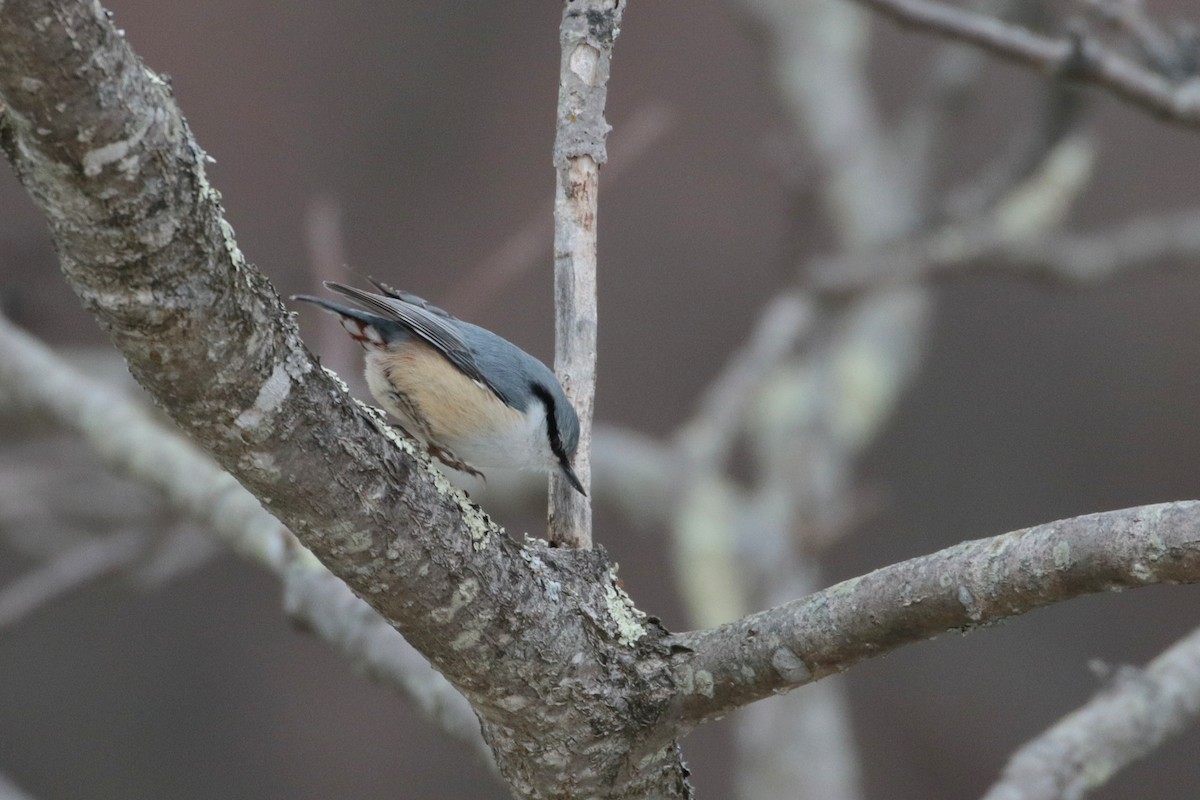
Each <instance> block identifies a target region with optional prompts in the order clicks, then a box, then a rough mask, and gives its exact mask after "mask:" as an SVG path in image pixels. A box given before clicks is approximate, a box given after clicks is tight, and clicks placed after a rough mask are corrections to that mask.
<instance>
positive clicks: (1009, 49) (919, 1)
mask: <svg viewBox="0 0 1200 800" xmlns="http://www.w3.org/2000/svg"><path fill="white" fill-rule="evenodd" d="M854 2H856V3H859V4H861V5H865V6H867V7H868V8H872V9H874V10H875V11H877V12H879V13H880V14H882V15H884V16H886V17H889V18H891V19H893V20H895V21H896V22H899V23H900V24H901V25H905V26H908V27H912V28H915V29H918V30H923V31H928V32H930V33H934V34H937V35H939V36H945V37H948V38H950V39H956V40H958V41H963V42H967V43H969V44H972V45H975V46H976V47H980V48H982V49H984V50H986V51H988V52H989V53H992V54H993V55H996V56H999V57H1000V58H1003V59H1005V60H1008V61H1012V62H1014V63H1016V64H1020V65H1022V66H1026V67H1032V68H1034V69H1037V70H1039V71H1041V72H1045V73H1050V74H1053V75H1059V76H1062V77H1065V78H1069V79H1071V80H1076V81H1080V82H1082V83H1088V84H1091V85H1093V86H1097V87H1099V88H1101V89H1104V90H1105V91H1107V92H1109V93H1110V94H1112V95H1114V96H1116V97H1118V98H1120V99H1121V100H1124V101H1125V102H1127V103H1131V104H1132V105H1134V106H1137V107H1138V108H1141V109H1142V110H1144V111H1148V112H1150V113H1151V114H1153V115H1154V116H1156V117H1159V118H1161V119H1166V120H1169V121H1171V122H1177V123H1179V124H1181V125H1187V126H1189V127H1200V79H1196V78H1191V79H1189V80H1187V81H1186V82H1183V83H1178V82H1174V81H1172V80H1169V79H1168V78H1166V77H1164V76H1162V75H1160V74H1158V73H1156V72H1152V71H1151V70H1149V69H1147V68H1145V67H1143V66H1141V65H1139V64H1137V63H1135V62H1133V61H1130V60H1129V59H1127V58H1125V57H1124V56H1122V55H1119V54H1117V53H1115V52H1113V51H1111V50H1109V49H1108V48H1106V47H1105V46H1104V45H1103V44H1101V43H1100V42H1097V41H1094V40H1091V39H1083V38H1081V37H1073V38H1058V39H1056V38H1051V37H1048V36H1042V35H1040V34H1037V33H1034V32H1032V31H1030V30H1028V29H1026V28H1022V27H1020V26H1018V25H1011V24H1009V23H1007V22H1003V21H1001V20H999V19H996V18H995V17H991V16H988V15H986V14H979V13H975V12H971V11H966V10H964V9H960V8H955V7H954V6H950V5H946V4H944V3H938V2H930V0H854Z"/></svg>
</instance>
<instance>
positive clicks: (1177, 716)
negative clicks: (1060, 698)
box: [984, 629, 1200, 800]
mask: <svg viewBox="0 0 1200 800" xmlns="http://www.w3.org/2000/svg"><path fill="white" fill-rule="evenodd" d="M1198 719H1200V629H1197V630H1195V631H1193V632H1192V633H1190V634H1188V635H1187V636H1185V637H1184V638H1183V639H1181V640H1179V641H1178V642H1176V643H1175V644H1174V645H1172V646H1171V647H1170V648H1168V649H1167V650H1166V651H1165V652H1163V653H1162V654H1161V655H1160V656H1158V657H1157V658H1155V659H1154V660H1153V661H1151V662H1150V663H1149V664H1148V665H1147V666H1146V668H1145V669H1136V668H1133V667H1122V668H1120V669H1118V670H1117V672H1116V674H1115V675H1113V676H1112V681H1111V683H1110V685H1109V686H1106V687H1105V688H1104V689H1103V690H1101V692H1100V693H1099V694H1097V695H1096V697H1095V698H1093V699H1092V700H1091V701H1090V702H1089V703H1087V704H1086V705H1084V706H1083V707H1082V708H1080V709H1078V710H1076V711H1073V712H1072V713H1070V714H1068V715H1067V716H1065V717H1063V718H1062V719H1061V720H1060V721H1059V722H1058V723H1057V724H1055V725H1054V727H1052V728H1050V730H1048V731H1046V732H1045V733H1043V734H1042V735H1041V736H1039V737H1037V738H1036V739H1034V740H1033V741H1031V742H1029V743H1028V744H1026V745H1025V746H1024V747H1022V748H1021V749H1020V750H1018V751H1017V752H1016V753H1014V754H1013V757H1012V759H1011V760H1010V761H1009V762H1008V766H1007V767H1005V769H1004V775H1003V777H1001V778H1000V780H999V781H998V782H997V783H996V784H995V785H994V786H993V787H992V788H991V789H990V790H989V791H988V793H987V794H986V795H985V796H984V800H1079V798H1082V797H1084V796H1085V795H1087V794H1089V793H1090V792H1091V791H1092V790H1093V789H1097V788H1099V787H1101V786H1103V785H1104V784H1105V783H1107V782H1108V781H1109V780H1110V779H1111V778H1112V776H1113V775H1115V774H1116V773H1117V772H1119V771H1120V770H1122V769H1124V768H1125V767H1126V766H1128V765H1129V764H1131V763H1133V762H1134V761H1137V760H1139V759H1141V758H1144V757H1145V756H1147V755H1148V754H1150V753H1151V752H1153V751H1154V750H1155V749H1157V748H1158V747H1159V746H1160V745H1162V743H1163V742H1165V741H1167V740H1168V739H1171V738H1173V737H1175V736H1178V735H1179V734H1180V733H1182V732H1183V731H1184V730H1186V729H1187V728H1188V727H1189V726H1191V725H1194V724H1195V723H1196V721H1197V720H1198Z"/></svg>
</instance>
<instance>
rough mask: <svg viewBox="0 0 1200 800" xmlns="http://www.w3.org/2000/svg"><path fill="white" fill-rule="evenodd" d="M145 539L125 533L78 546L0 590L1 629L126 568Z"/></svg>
mask: <svg viewBox="0 0 1200 800" xmlns="http://www.w3.org/2000/svg"><path fill="white" fill-rule="evenodd" d="M147 538H148V537H147V536H146V535H145V534H142V533H137V532H134V531H126V532H124V533H117V534H113V535H111V536H105V537H103V538H100V539H97V540H95V541H93V542H89V543H88V544H85V545H81V546H80V547H77V548H75V549H74V550H71V551H69V552H67V553H64V554H63V555H61V556H58V557H56V558H53V559H51V560H50V561H49V562H47V563H46V564H43V565H42V566H40V567H38V568H37V569H34V570H33V571H32V572H29V573H26V574H25V575H23V576H21V577H20V578H18V579H17V580H15V581H13V582H12V583H10V584H8V585H7V586H5V587H4V588H3V589H2V590H0V629H3V628H7V627H9V626H11V625H14V624H16V623H17V622H20V621H21V620H22V619H24V618H25V617H27V616H29V614H31V613H33V612H34V611H36V610H37V609H38V608H40V607H41V606H43V605H46V604H47V603H50V602H52V601H53V600H55V599H57V598H59V597H61V596H62V595H64V594H67V593H68V592H71V591H74V590H76V589H79V588H80V587H82V586H85V585H87V584H89V583H92V582H93V581H97V580H100V579H101V578H105V577H108V576H110V575H113V574H114V573H116V572H118V571H120V570H121V569H124V568H125V567H128V566H129V565H131V564H132V563H134V561H136V560H137V558H138V557H139V556H141V555H144V553H145V550H146V544H147Z"/></svg>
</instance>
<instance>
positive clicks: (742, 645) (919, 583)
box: [670, 501, 1200, 723]
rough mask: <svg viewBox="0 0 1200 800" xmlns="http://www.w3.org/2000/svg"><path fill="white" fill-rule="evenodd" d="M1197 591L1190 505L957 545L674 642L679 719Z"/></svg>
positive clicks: (1196, 522) (1197, 513)
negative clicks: (980, 634)
mask: <svg viewBox="0 0 1200 800" xmlns="http://www.w3.org/2000/svg"><path fill="white" fill-rule="evenodd" d="M1195 582H1200V501H1184V502H1178V503H1166V504H1161V505H1153V506H1141V507H1138V508H1129V509H1125V510H1122V511H1110V512H1107V513H1103V514H1090V515H1087V516H1083V517H1075V518H1074V519H1068V520H1061V521H1059V522H1051V523H1048V524H1045V525H1038V526H1036V527H1033V528H1026V529H1024V530H1020V531H1015V532H1013V533H1006V534H1003V535H1001V536H996V537H993V538H990V539H979V540H976V541H970V542H963V543H962V544H958V545H955V546H954V547H949V548H947V549H945V550H941V551H939V552H937V553H933V554H932V555H927V556H922V557H920V558H914V559H910V560H908V561H903V562H901V563H899V564H893V565H892V566H889V567H884V568H883V569H879V570H876V571H875V572H872V573H870V574H868V575H864V576H862V577H860V578H854V579H852V580H848V581H844V582H842V583H839V584H837V585H835V586H831V587H830V588H828V589H824V590H822V591H820V592H816V593H815V594H812V595H809V596H808V597H805V598H801V599H799V600H793V601H792V602H789V603H785V604H784V605H781V606H776V607H775V608H772V609H769V610H767V611H762V612H759V613H758V614H753V615H751V616H748V617H745V618H743V619H741V620H738V621H737V622H733V623H730V624H727V625H722V626H721V627H719V628H716V629H712V630H707V631H698V632H692V633H684V634H679V635H677V636H674V637H672V638H671V640H670V641H671V644H672V645H673V646H677V647H686V648H690V649H691V650H693V651H694V655H693V656H692V657H691V658H690V659H688V660H686V661H684V662H681V663H680V664H679V665H677V667H676V681H677V684H678V685H679V686H680V687H681V692H680V694H679V697H678V699H677V702H678V704H679V711H680V713H681V715H682V717H683V718H684V719H685V720H689V721H692V722H697V723H698V722H704V721H707V720H712V719H716V718H718V717H721V716H723V715H725V714H728V713H729V712H730V711H732V710H734V709H736V708H740V707H741V706H744V705H746V704H748V703H751V702H754V701H755V700H760V699H762V698H764V697H769V696H771V695H772V694H778V693H780V692H784V691H788V690H790V689H794V688H796V687H798V686H803V685H804V684H807V683H811V682H813V681H815V680H819V679H821V678H823V677H826V676H828V675H831V674H833V673H836V672H841V671H843V670H845V669H847V668H849V667H851V666H853V665H854V664H856V663H858V662H859V661H862V660H863V659H866V658H874V657H876V656H880V655H883V654H885V653H888V652H890V651H891V650H894V649H896V648H897V647H900V646H901V645H905V644H909V643H912V642H917V641H921V640H924V639H929V638H932V637H933V636H936V635H938V634H941V633H945V632H946V631H950V630H957V631H960V632H966V631H970V630H975V629H977V628H980V627H983V626H986V625H988V624H991V623H994V622H998V621H999V620H1002V619H1006V618H1008V617H1012V616H1016V615H1018V614H1023V613H1025V612H1027V611H1031V610H1033V609H1035V608H1041V607H1043V606H1047V605H1050V604H1052V603H1057V602H1061V601H1063V600H1067V599H1070V598H1072V597H1076V596H1078V595H1082V594H1089V593H1092V592H1101V591H1120V590H1122V589H1132V588H1137V587H1140V586H1148V585H1151V584H1156V583H1195Z"/></svg>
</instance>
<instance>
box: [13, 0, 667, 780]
mask: <svg viewBox="0 0 1200 800" xmlns="http://www.w3.org/2000/svg"><path fill="white" fill-rule="evenodd" d="M0 104H2V115H0V146H2V147H3V150H4V152H5V154H6V155H7V156H8V159H9V161H10V162H11V163H12V164H13V166H14V168H15V170H16V172H17V175H18V177H19V178H20V180H21V182H22V183H23V184H24V186H25V187H26V189H27V190H28V191H29V193H30V195H31V196H32V197H33V198H34V200H35V202H36V203H37V204H38V205H39V206H40V207H41V208H42V210H43V212H44V213H45V214H46V216H47V218H48V219H49V221H50V227H51V233H52V235H53V237H54V240H55V244H56V247H57V250H58V253H59V257H60V260H61V262H62V266H63V270H64V272H65V273H66V276H67V279H68V281H69V282H70V284H71V286H72V288H74V289H75V291H76V292H77V293H78V294H79V295H80V297H81V298H82V299H83V302H84V304H85V306H86V307H87V308H88V309H89V310H90V311H91V312H92V313H93V314H94V315H95V316H96V318H97V319H98V320H99V322H100V324H101V326H102V327H103V328H104V329H105V331H106V332H107V333H108V334H109V335H110V337H111V338H112V339H113V341H114V342H115V343H116V344H117V346H118V348H119V349H120V350H121V351H122V352H123V354H124V355H125V357H126V359H127V360H128V362H129V365H130V370H131V371H132V373H133V374H134V376H135V378H137V380H138V382H139V383H141V384H142V386H144V387H145V388H146V389H148V390H149V391H150V393H151V394H152V395H153V396H154V398H155V399H156V400H157V402H158V403H159V404H160V405H161V406H162V407H163V408H164V410H166V412H167V413H168V414H169V415H170V416H171V417H172V419H174V420H175V422H176V423H178V424H179V425H180V426H181V427H182V428H183V429H184V430H185V431H186V432H187V433H188V434H189V435H190V436H191V437H192V438H193V439H194V440H195V441H196V442H197V443H199V444H200V445H201V446H202V447H203V448H204V449H205V450H207V451H209V452H211V453H212V454H213V455H214V456H215V457H216V459H217V461H218V463H219V464H220V465H221V466H222V467H223V468H224V469H226V470H227V471H229V472H230V473H231V474H232V475H233V476H234V477H235V478H236V479H237V480H238V481H239V482H240V483H241V484H242V485H243V486H245V487H246V488H247V489H249V490H250V492H251V493H252V494H253V495H254V496H255V497H257V498H258V499H259V500H260V501H261V502H262V503H263V504H265V505H266V506H267V507H268V508H270V509H271V513H272V514H273V515H274V516H275V517H277V518H278V519H279V520H280V521H281V522H282V523H284V524H285V525H286V526H287V527H288V528H289V529H290V530H291V531H293V532H294V533H295V534H296V536H297V537H298V538H299V539H300V541H301V542H302V543H303V544H304V546H305V547H306V548H308V550H310V551H311V552H312V553H313V554H314V555H315V556H316V557H317V558H318V559H319V560H320V561H321V562H322V563H323V564H324V565H325V566H326V567H327V568H328V569H329V570H330V571H331V572H332V573H333V574H334V575H336V576H337V577H338V578H340V579H342V580H343V581H345V582H346V583H347V584H348V585H349V586H350V587H351V588H352V589H353V590H354V591H355V593H356V594H358V595H359V596H360V597H362V598H363V599H365V600H366V601H367V602H368V603H369V604H370V605H371V606H372V608H374V609H375V610H376V611H377V612H379V613H380V614H381V615H382V616H383V617H384V618H385V619H386V620H387V621H388V622H389V623H390V624H391V625H393V626H394V627H395V628H397V629H398V630H400V631H401V632H402V633H403V634H404V636H405V638H407V639H408V641H409V642H410V643H412V644H413V645H414V646H415V647H416V648H417V649H418V650H419V651H420V652H421V653H422V654H423V655H424V656H425V657H426V658H428V659H429V660H430V661H431V662H432V663H433V664H434V665H435V666H436V667H437V669H438V670H439V671H440V672H442V674H443V675H445V676H446V677H447V678H448V679H449V680H450V681H451V683H453V684H454V685H455V687H456V688H457V689H458V690H459V691H461V692H463V693H464V694H465V695H466V696H467V698H468V699H469V700H470V701H471V703H472V706H473V707H474V708H475V710H476V712H477V713H478V714H479V716H480V718H481V719H482V721H483V729H484V734H485V738H486V739H487V741H488V743H489V745H490V747H491V749H492V751H493V753H494V754H495V755H496V760H497V764H498V766H499V768H500V771H501V773H502V775H503V776H504V777H505V779H506V780H507V781H508V782H509V785H510V787H511V788H512V789H513V791H514V792H515V793H516V794H517V795H518V796H520V797H529V798H543V797H562V796H570V795H576V796H596V797H602V796H603V797H614V798H617V797H621V798H623V797H642V796H646V795H647V794H657V795H661V796H663V797H685V796H687V795H688V794H689V792H690V790H689V789H688V788H687V783H686V770H685V769H684V767H683V764H682V761H681V759H680V757H679V754H678V751H677V749H676V748H675V747H673V746H672V737H673V735H674V730H673V728H671V727H670V726H667V725H656V724H654V723H656V722H658V721H659V720H660V719H662V718H663V713H664V711H665V709H666V704H667V702H668V701H669V698H670V693H671V691H670V684H669V675H668V673H667V668H666V667H667V665H666V663H665V659H664V655H665V651H663V650H661V649H660V647H659V641H660V639H661V631H660V630H659V629H657V628H656V627H655V626H653V625H652V624H649V623H648V622H646V621H644V620H643V618H642V617H641V616H640V615H639V614H638V613H637V612H636V611H635V610H634V609H633V607H632V603H631V602H630V601H629V600H628V598H627V597H626V596H625V595H624V593H623V592H622V591H621V589H620V588H619V586H618V584H617V582H616V578H615V576H614V575H613V572H612V569H611V567H610V565H609V563H608V561H607V558H606V557H605V555H604V554H603V553H602V552H591V551H577V550H563V549H558V550H554V549H549V548H546V547H545V546H543V545H541V544H539V543H536V542H529V543H525V544H520V543H517V542H514V541H513V540H511V539H510V538H509V537H508V536H506V535H504V533H503V531H502V529H500V528H498V527H497V526H496V525H494V524H493V523H492V522H491V521H490V520H489V519H488V518H487V516H486V515H485V514H483V513H482V511H480V510H479V509H478V507H477V506H474V505H473V504H471V503H470V501H469V500H468V499H467V498H466V497H465V496H464V495H463V494H462V493H461V492H459V491H458V490H456V489H454V488H453V487H452V486H451V485H450V484H449V483H448V482H447V481H446V480H445V479H444V477H443V476H442V475H441V474H440V473H439V472H437V470H435V469H434V468H433V467H432V466H430V465H429V463H428V460H427V459H426V458H425V457H424V455H423V454H422V453H420V452H419V451H418V450H417V449H416V448H415V447H414V446H413V444H412V443H411V442H407V441H405V440H402V439H400V438H399V437H397V436H396V435H395V434H394V432H393V431H392V430H391V428H390V427H389V426H388V425H386V424H385V422H384V420H383V419H382V418H381V417H380V416H379V415H378V414H376V413H373V412H370V411H368V410H364V408H362V407H360V406H358V405H356V404H355V403H353V402H351V401H350V400H349V398H348V396H347V395H346V393H345V392H344V390H343V389H342V387H341V386H340V385H339V383H338V382H337V381H336V380H335V379H334V377H333V376H331V375H329V374H327V373H325V372H324V371H323V370H321V369H320V368H319V367H318V366H317V365H316V364H315V362H314V361H313V359H312V358H311V356H310V354H309V353H308V352H307V351H306V350H305V348H304V347H303V345H302V344H301V342H300V340H299V337H298V335H297V333H296V329H295V325H294V322H293V321H292V319H291V318H290V316H289V315H288V314H287V313H286V312H285V311H284V309H283V307H282V305H281V304H280V302H279V299H278V297H277V295H276V294H275V292H274V291H273V289H272V288H271V287H270V285H269V284H268V283H267V281H266V280H265V279H264V278H263V277H262V276H261V275H260V274H259V273H258V272H257V271H256V270H255V269H253V268H252V267H251V266H250V265H248V264H247V263H246V261H245V259H244V258H243V257H242V255H241V252H240V251H239V250H238V248H237V245H236V243H235V241H234V238H233V233H232V230H231V228H230V226H229V225H228V224H227V223H226V222H225V221H224V219H223V215H222V210H221V207H220V203H219V199H218V195H217V193H216V192H215V191H214V190H213V189H212V187H211V186H210V185H209V183H208V181H207V178H206V176H205V171H204V156H203V153H202V152H201V151H200V149H199V147H198V146H197V145H196V143H195V141H194V140H193V139H192V137H191V134H190V132H189V130H188V128H187V124H186V123H185V121H184V120H183V117H182V116H181V115H180V113H179V110H178V109H177V108H176V106H175V104H174V102H173V100H172V98H171V95H170V89H169V87H168V86H167V84H166V83H165V82H164V81H162V80H161V79H160V78H158V76H156V75H154V74H153V73H152V72H150V71H149V70H148V69H146V68H145V67H144V66H143V65H142V64H141V63H140V62H139V61H138V59H137V58H136V56H134V54H133V52H132V51H131V50H130V48H129V46H128V45H127V43H126V42H125V40H124V38H123V37H122V36H121V35H120V34H119V33H118V32H117V31H116V29H115V28H114V27H113V26H112V24H111V23H110V21H109V19H108V16H107V14H106V13H105V11H104V10H103V9H102V8H101V7H100V6H99V4H98V3H94V2H87V1H86V0H27V2H22V3H4V4H0ZM531 664H536V665H538V666H539V669H538V670H531V669H530V665H531ZM635 698H636V702H635V700H634V699H635Z"/></svg>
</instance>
